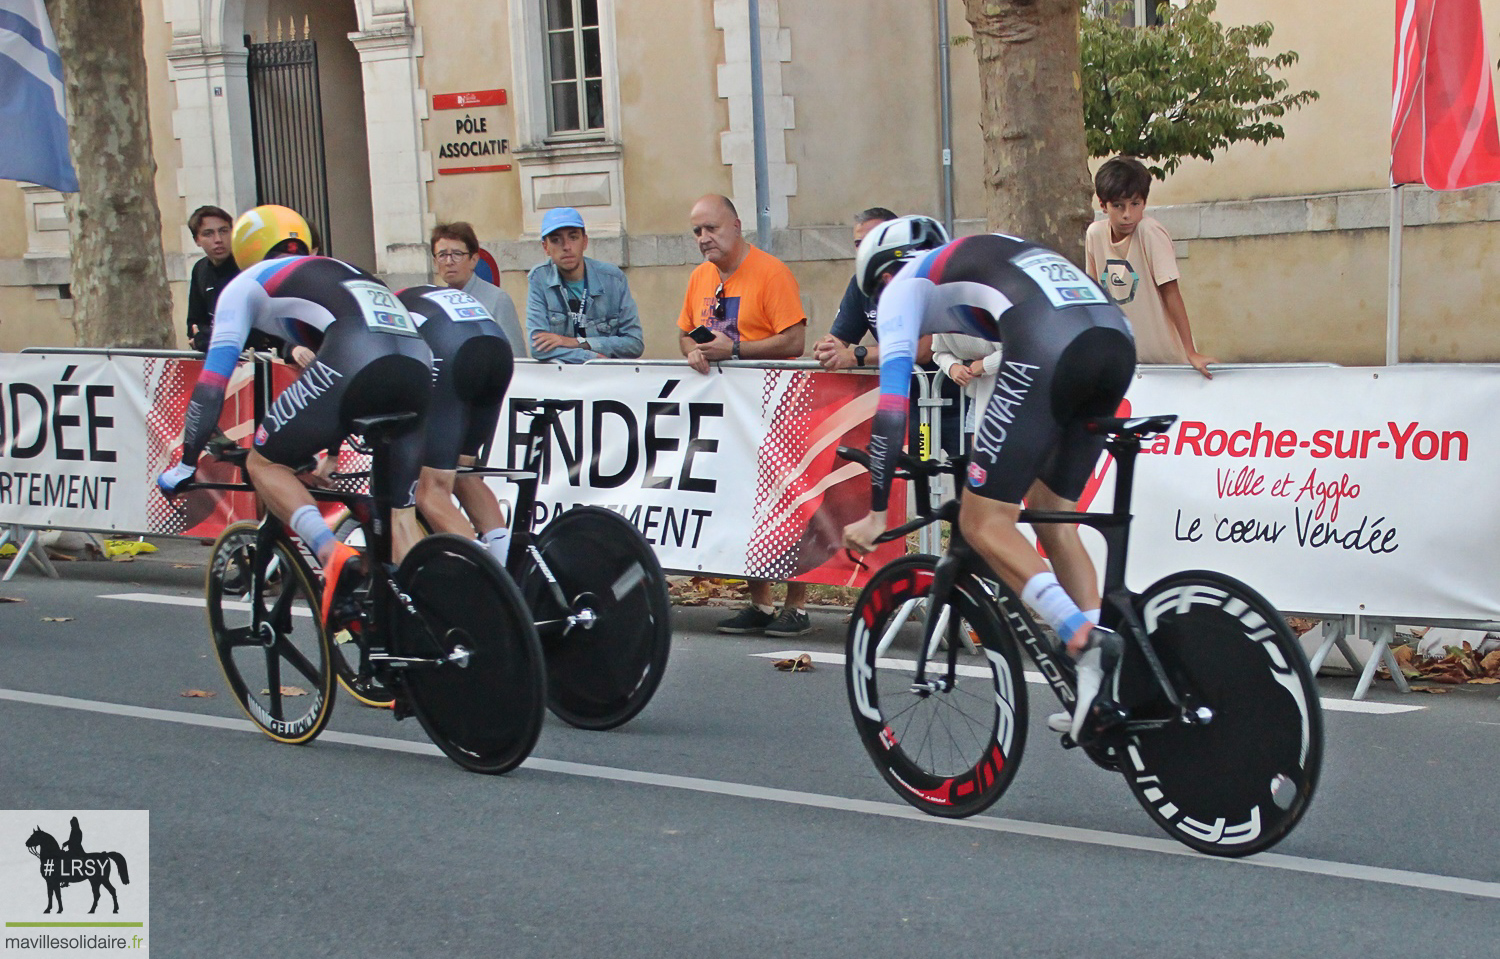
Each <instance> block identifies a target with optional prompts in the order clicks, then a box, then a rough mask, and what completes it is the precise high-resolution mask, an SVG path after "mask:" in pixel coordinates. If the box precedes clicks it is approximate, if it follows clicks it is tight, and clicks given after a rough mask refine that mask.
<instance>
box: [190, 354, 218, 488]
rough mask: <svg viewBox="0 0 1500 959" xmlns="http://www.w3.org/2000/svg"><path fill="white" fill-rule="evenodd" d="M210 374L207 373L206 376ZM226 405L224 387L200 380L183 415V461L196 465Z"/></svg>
mask: <svg viewBox="0 0 1500 959" xmlns="http://www.w3.org/2000/svg"><path fill="white" fill-rule="evenodd" d="M208 375H209V374H207V373H205V377H207V376H208ZM223 406H224V387H223V386H222V385H218V384H215V383H211V382H204V380H199V381H198V385H196V386H194V387H193V395H192V398H191V399H189V400H188V406H187V412H186V413H184V414H183V417H182V462H184V463H186V464H187V465H188V466H196V465H197V463H198V456H199V454H201V453H202V452H203V448H204V447H205V446H207V445H208V440H209V437H211V436H213V433H214V429H215V428H216V427H217V426H218V425H219V411H220V410H221V409H222V408H223Z"/></svg>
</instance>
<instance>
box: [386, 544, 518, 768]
mask: <svg viewBox="0 0 1500 959" xmlns="http://www.w3.org/2000/svg"><path fill="white" fill-rule="evenodd" d="M396 583H397V585H398V587H399V588H400V590H401V592H402V593H403V594H404V595H405V596H406V597H407V598H408V599H409V602H410V607H411V608H410V609H408V608H406V607H407V604H406V603H404V602H400V601H397V602H395V603H393V606H394V608H392V609H391V610H390V611H389V612H388V613H387V616H388V618H387V622H389V623H390V624H391V625H392V626H393V628H394V633H395V637H394V640H395V641H394V643H393V650H392V652H393V653H395V654H396V655H397V656H403V657H411V658H413V659H419V660H424V661H425V662H422V663H417V664H413V665H410V666H407V667H405V668H403V669H402V674H403V676H404V682H405V685H406V689H407V693H408V694H409V696H410V699H411V707H412V712H413V713H415V714H416V716H417V719H418V720H420V721H421V723H422V727H423V728H424V729H426V730H427V735H428V736H430V737H432V741H433V742H434V743H436V744H437V746H438V748H439V749H441V750H442V751H443V752H444V753H446V754H447V755H448V757H449V758H450V759H452V760H453V761H454V762H456V763H458V764H459V765H460V766H462V767H464V768H465V769H470V770H473V771H474V772H480V773H505V772H509V771H510V770H512V769H514V768H515V767H517V766H519V765H520V764H521V763H522V762H524V761H525V759H526V757H527V756H528V755H530V753H531V749H532V747H533V746H535V745H536V740H537V736H539V735H540V734H541V731H542V716H543V713H544V710H545V704H546V701H545V692H544V690H545V682H546V676H545V673H544V671H543V665H542V649H541V645H540V644H539V643H538V642H537V638H536V629H535V628H534V627H533V626H532V622H531V614H530V612H529V611H528V610H527V608H526V603H525V601H524V600H523V599H522V598H521V594H520V591H519V590H517V589H516V586H515V584H514V583H513V582H511V579H510V576H509V575H507V574H506V572H505V570H503V569H501V568H500V564H499V563H497V562H496V561H495V559H494V557H492V556H491V555H490V553H489V552H488V551H487V550H486V549H485V548H484V547H482V546H480V545H479V544H478V543H476V542H474V541H473V540H471V539H465V538H463V537H459V536H452V535H448V534H438V535H434V536H428V537H426V538H424V539H422V540H421V541H420V542H418V543H417V545H416V546H414V547H412V549H411V552H409V553H407V555H406V559H405V560H403V561H402V563H401V566H400V568H399V569H398V570H397V571H396ZM412 610H415V612H413V611H412Z"/></svg>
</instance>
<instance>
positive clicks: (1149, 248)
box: [1083, 156, 1218, 380]
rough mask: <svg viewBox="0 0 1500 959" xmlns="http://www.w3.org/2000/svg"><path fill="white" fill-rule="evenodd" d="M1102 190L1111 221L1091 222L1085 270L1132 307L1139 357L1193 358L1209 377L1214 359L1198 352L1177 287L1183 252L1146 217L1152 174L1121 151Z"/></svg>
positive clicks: (1109, 164)
mask: <svg viewBox="0 0 1500 959" xmlns="http://www.w3.org/2000/svg"><path fill="white" fill-rule="evenodd" d="M1094 192H1095V193H1096V194H1097V195H1098V197H1099V209H1101V210H1103V211H1104V213H1105V215H1106V217H1107V218H1106V219H1103V220H1095V221H1094V222H1093V223H1091V224H1089V228H1088V233H1086V234H1085V235H1084V241H1083V254H1084V268H1085V269H1086V270H1087V271H1088V274H1089V276H1091V277H1093V278H1094V279H1096V280H1098V281H1099V285H1100V286H1101V287H1103V288H1104V292H1105V294H1106V295H1107V296H1108V297H1109V298H1110V300H1111V301H1112V302H1113V303H1114V304H1115V305H1116V306H1118V307H1119V308H1120V309H1122V310H1124V311H1125V316H1126V317H1127V318H1128V319H1129V320H1130V326H1131V329H1132V331H1133V332H1134V333H1135V349H1136V357H1137V362H1140V363H1188V364H1190V365H1191V366H1192V367H1193V368H1194V369H1195V370H1197V371H1198V372H1199V373H1202V374H1203V376H1204V378H1205V379H1210V380H1211V379H1213V378H1214V375H1213V374H1212V373H1210V372H1209V371H1208V364H1210V363H1216V362H1218V361H1217V360H1215V359H1214V358H1213V357H1211V356H1204V355H1203V354H1202V353H1199V352H1198V349H1197V347H1196V346H1195V345H1194V343H1193V330H1192V327H1191V326H1190V325H1189V324H1188V315H1187V307H1186V306H1185V305H1183V302H1182V291H1181V290H1179V289H1178V288H1177V277H1178V272H1177V254H1176V251H1174V250H1173V249H1172V238H1171V236H1169V235H1168V234H1167V229H1166V227H1164V226H1162V225H1161V224H1160V223H1159V222H1157V220H1156V219H1155V218H1154V217H1149V216H1147V215H1146V198H1147V197H1148V196H1149V195H1150V193H1151V173H1150V171H1148V170H1147V169H1146V167H1145V165H1144V164H1142V163H1141V161H1139V160H1137V159H1135V158H1134V157H1125V156H1118V157H1115V158H1114V159H1112V160H1108V161H1106V162H1105V164H1104V165H1103V166H1101V167H1100V168H1099V172H1098V173H1096V174H1095V175H1094Z"/></svg>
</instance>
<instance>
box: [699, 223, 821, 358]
mask: <svg viewBox="0 0 1500 959" xmlns="http://www.w3.org/2000/svg"><path fill="white" fill-rule="evenodd" d="M690 222H691V223H692V227H693V238H694V239H695V240H696V241H697V243H698V251H699V252H700V253H702V254H703V262H702V263H700V264H699V265H698V268H697V269H695V270H693V274H692V276H690V277H688V288H687V295H686V296H684V297H683V301H682V312H681V314H679V315H678V317H677V327H678V329H680V330H681V331H682V333H681V336H680V337H679V338H678V339H679V343H680V345H681V347H682V355H683V356H685V357H687V361H688V365H689V366H691V367H692V368H693V369H695V370H697V371H698V372H699V373H707V372H708V364H709V363H714V362H719V361H721V360H738V359H746V360H795V359H797V358H799V357H800V356H801V355H802V350H803V348H804V347H805V346H806V336H807V314H806V313H805V312H804V311H803V309H802V295H801V292H800V291H799V290H798V288H797V280H796V278H795V277H794V276H792V271H791V270H789V269H787V266H786V264H785V263H783V262H781V261H780V260H778V259H776V257H774V256H772V255H771V254H769V253H767V252H765V251H764V250H759V249H756V248H755V247H753V246H751V245H750V244H749V243H747V242H745V237H744V234H743V233H742V232H741V230H740V220H739V216H738V214H737V213H736V212H735V209H734V204H733V203H731V202H730V201H729V198H728V197H723V196H719V195H717V194H710V195H708V196H705V197H703V198H702V199H700V200H699V201H698V202H697V203H694V204H693V211H692V215H691V220H690Z"/></svg>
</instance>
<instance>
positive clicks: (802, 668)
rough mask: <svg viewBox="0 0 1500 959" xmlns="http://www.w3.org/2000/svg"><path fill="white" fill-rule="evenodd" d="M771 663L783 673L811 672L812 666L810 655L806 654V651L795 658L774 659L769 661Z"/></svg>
mask: <svg viewBox="0 0 1500 959" xmlns="http://www.w3.org/2000/svg"><path fill="white" fill-rule="evenodd" d="M771 665H772V666H775V667H776V668H777V669H779V670H781V671H782V672H784V673H806V672H811V671H812V668H813V664H812V657H811V656H809V655H807V654H806V653H803V654H802V655H801V656H798V657H797V658H796V659H778V660H775V661H773V662H772V663H771Z"/></svg>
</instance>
